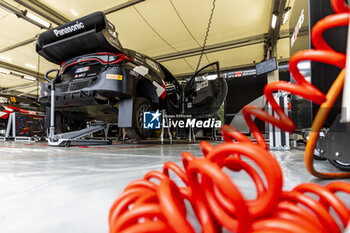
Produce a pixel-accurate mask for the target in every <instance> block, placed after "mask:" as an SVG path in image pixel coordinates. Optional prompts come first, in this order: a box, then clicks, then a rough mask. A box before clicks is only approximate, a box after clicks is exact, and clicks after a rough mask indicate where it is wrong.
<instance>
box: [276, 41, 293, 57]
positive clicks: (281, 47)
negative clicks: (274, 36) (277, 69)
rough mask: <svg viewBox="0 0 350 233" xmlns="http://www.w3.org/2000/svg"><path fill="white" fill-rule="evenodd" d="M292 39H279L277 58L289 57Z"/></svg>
mask: <svg viewBox="0 0 350 233" xmlns="http://www.w3.org/2000/svg"><path fill="white" fill-rule="evenodd" d="M289 46H290V39H289V38H284V39H281V40H278V41H277V59H287V58H289V56H290V53H289Z"/></svg>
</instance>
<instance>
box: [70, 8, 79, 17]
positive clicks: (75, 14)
mask: <svg viewBox="0 0 350 233" xmlns="http://www.w3.org/2000/svg"><path fill="white" fill-rule="evenodd" d="M70 12H71V13H72V14H73V15H74V16H78V15H79V14H78V12H76V11H75V10H73V9H70Z"/></svg>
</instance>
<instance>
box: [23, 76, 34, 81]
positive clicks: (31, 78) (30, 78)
mask: <svg viewBox="0 0 350 233" xmlns="http://www.w3.org/2000/svg"><path fill="white" fill-rule="evenodd" d="M23 78H24V79H27V80H31V81H36V78H34V77H32V76H27V75H24V76H23Z"/></svg>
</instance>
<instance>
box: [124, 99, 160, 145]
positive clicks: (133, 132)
mask: <svg viewBox="0 0 350 233" xmlns="http://www.w3.org/2000/svg"><path fill="white" fill-rule="evenodd" d="M152 110H153V109H152V104H151V102H150V101H149V100H148V99H147V98H144V97H137V98H135V99H134V105H133V116H132V128H125V131H126V135H128V136H129V137H130V138H131V139H146V138H148V137H150V136H151V134H152V130H149V129H146V130H145V129H143V113H144V112H145V111H152Z"/></svg>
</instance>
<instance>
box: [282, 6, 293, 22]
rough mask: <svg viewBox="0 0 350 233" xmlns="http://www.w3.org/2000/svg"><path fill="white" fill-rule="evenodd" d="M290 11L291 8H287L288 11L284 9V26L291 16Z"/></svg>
mask: <svg viewBox="0 0 350 233" xmlns="http://www.w3.org/2000/svg"><path fill="white" fill-rule="evenodd" d="M290 9H291V7H290V6H289V7H287V8H286V9H284V15H283V23H282V24H285V23H286V22H287V21H288V18H289V14H290Z"/></svg>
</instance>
